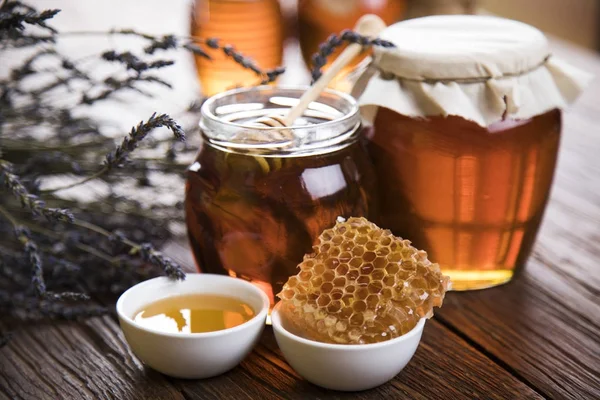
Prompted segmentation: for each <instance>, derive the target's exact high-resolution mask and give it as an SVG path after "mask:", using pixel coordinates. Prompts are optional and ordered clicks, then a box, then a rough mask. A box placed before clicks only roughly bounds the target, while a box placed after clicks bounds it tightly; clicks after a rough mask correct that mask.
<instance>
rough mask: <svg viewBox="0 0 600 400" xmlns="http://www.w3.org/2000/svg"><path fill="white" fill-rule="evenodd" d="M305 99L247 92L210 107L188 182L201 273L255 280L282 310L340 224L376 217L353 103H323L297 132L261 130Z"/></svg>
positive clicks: (296, 92)
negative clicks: (292, 282) (283, 295)
mask: <svg viewBox="0 0 600 400" xmlns="http://www.w3.org/2000/svg"><path fill="white" fill-rule="evenodd" d="M305 89H306V88H302V89H283V88H271V87H259V88H254V89H238V90H234V91H230V92H225V93H222V94H220V95H217V96H214V97H212V98H210V99H208V100H207V101H206V102H205V103H204V105H203V107H202V111H201V113H202V119H201V124H200V125H201V131H202V136H203V145H202V148H201V149H200V152H199V153H198V156H197V158H196V161H195V162H194V163H193V164H192V165H191V167H190V168H189V170H188V175H187V186H186V201H185V208H186V220H187V227H188V235H189V239H190V243H191V247H192V249H193V253H194V256H195V259H196V262H197V266H198V269H199V270H200V271H201V272H209V273H218V274H228V275H230V276H234V277H239V278H243V279H247V280H250V281H252V282H254V283H255V284H256V285H258V286H259V287H261V288H262V289H263V290H265V292H266V293H267V294H268V296H269V297H270V298H271V302H272V303H273V302H274V294H276V293H278V292H279V291H280V290H281V288H282V287H283V284H284V283H285V282H286V281H287V279H288V277H289V276H291V275H295V274H296V273H297V266H298V264H299V263H300V262H301V261H302V259H303V256H304V254H306V253H310V250H311V246H312V245H313V244H314V242H315V240H316V239H317V237H318V235H319V234H320V233H321V232H322V231H323V230H324V229H326V228H330V227H331V226H333V225H334V224H335V222H336V219H337V218H338V217H339V216H341V217H345V218H348V217H350V216H365V217H370V218H375V217H376V214H375V211H376V210H375V207H376V204H377V201H376V196H375V193H376V185H375V179H374V173H373V170H372V166H371V164H370V161H369V159H368V155H367V153H366V149H365V148H364V146H363V143H361V142H360V141H359V137H361V135H360V134H359V128H360V115H359V112H358V106H357V105H356V102H355V100H354V99H353V98H352V97H350V96H348V95H345V94H342V93H338V92H330V91H326V92H324V93H322V94H321V96H320V97H319V98H318V99H317V100H316V101H315V102H313V103H311V106H310V107H309V109H308V110H307V111H306V112H305V114H304V115H303V117H302V118H299V119H298V120H297V121H296V123H295V124H294V126H293V127H292V128H270V127H265V126H257V125H256V124H255V123H254V121H255V120H256V119H258V118H260V117H263V116H266V115H272V114H276V115H277V114H279V115H282V114H284V113H285V112H286V111H287V110H288V109H289V108H290V106H292V105H294V104H295V103H296V102H297V100H298V98H299V97H300V96H301V95H302V93H303V92H304V90H305Z"/></svg>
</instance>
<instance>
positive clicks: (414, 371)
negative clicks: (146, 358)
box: [0, 317, 539, 400]
mask: <svg viewBox="0 0 600 400" xmlns="http://www.w3.org/2000/svg"><path fill="white" fill-rule="evenodd" d="M3 328H6V327H5V326H4V327H3ZM1 351H2V357H1V358H0V393H4V394H5V395H6V396H8V398H11V399H55V398H61V399H71V398H72V399H96V398H100V399H102V398H119V399H137V398H144V399H188V400H189V399H244V398H248V399H255V398H261V399H277V398H292V399H303V398H347V397H352V398H358V399H370V398H373V397H392V398H399V397H410V398H423V399H427V398H439V397H447V398H459V397H469V398H473V397H485V398H498V399H502V398H516V397H518V398H539V396H538V395H537V394H536V393H535V392H534V391H533V390H532V389H530V388H529V387H527V386H526V385H525V384H524V383H522V382H520V381H519V380H518V379H516V378H514V377H513V376H511V375H510V374H509V373H508V372H506V371H504V370H503V369H502V368H501V367H499V366H498V365H496V364H495V363H494V362H492V361H491V360H489V359H488V358H486V357H485V356H483V355H482V354H480V353H479V352H477V351H476V350H475V349H473V348H472V347H470V346H469V345H467V344H466V343H465V342H464V341H463V340H462V339H460V338H459V337H457V336H456V335H455V334H454V333H452V332H450V331H448V330H447V328H445V327H443V326H441V325H440V324H439V323H437V322H436V321H430V322H428V324H427V326H426V329H425V333H424V337H423V341H422V344H421V346H420V348H419V350H418V351H417V354H416V355H415V358H414V359H413V361H412V362H411V364H409V366H408V367H407V368H406V369H405V371H403V372H402V373H401V374H400V375H399V376H398V377H397V378H396V379H395V380H394V381H392V382H391V383H388V384H386V385H383V386H381V387H379V388H376V389H373V390H370V391H366V392H362V393H353V394H351V395H349V394H343V393H338V392H333V391H328V390H325V389H321V388H318V387H316V386H314V385H311V384H310V383H308V382H306V381H304V380H303V379H301V378H300V377H299V376H298V375H297V374H296V373H295V372H294V371H293V370H292V369H291V367H290V366H289V365H288V364H287V363H286V362H285V361H284V360H283V358H282V356H281V353H280V351H279V349H278V348H277V345H276V342H275V339H274V337H273V333H272V330H271V328H267V329H266V331H265V334H264V336H263V339H262V341H261V344H260V345H259V346H258V347H257V348H256V350H255V351H254V352H253V353H252V354H251V355H250V356H249V357H248V358H247V359H246V360H244V361H243V362H242V364H241V365H240V366H239V367H237V368H235V369H234V370H232V371H230V372H229V373H227V374H224V375H221V376H218V377H215V378H211V379H206V380H179V379H173V378H168V377H165V376H163V375H161V374H159V373H157V372H154V371H152V370H151V369H148V368H144V367H143V366H142V364H141V363H140V362H139V361H138V360H137V359H136V358H135V357H134V356H133V355H132V354H131V352H130V350H129V349H128V348H127V346H126V343H125V342H124V339H123V336H122V334H121V332H120V331H119V328H118V325H117V324H116V323H115V322H114V321H113V320H111V319H110V318H108V317H105V318H94V319H93V320H90V321H87V322H82V323H64V324H58V325H53V326H50V325H41V326H30V327H28V328H25V329H24V330H23V331H20V333H19V334H18V335H17V336H16V337H15V338H14V339H13V341H11V343H10V344H9V345H8V346H7V347H6V348H4V349H3V350H1Z"/></svg>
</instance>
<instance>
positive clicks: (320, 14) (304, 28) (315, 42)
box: [298, 0, 406, 92]
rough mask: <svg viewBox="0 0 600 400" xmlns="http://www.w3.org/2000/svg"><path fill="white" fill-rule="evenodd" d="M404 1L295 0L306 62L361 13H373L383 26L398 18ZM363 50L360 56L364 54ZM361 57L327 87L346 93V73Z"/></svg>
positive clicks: (347, 84)
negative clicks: (320, 45) (296, 1)
mask: <svg viewBox="0 0 600 400" xmlns="http://www.w3.org/2000/svg"><path fill="white" fill-rule="evenodd" d="M405 3H406V1H405V0H299V2H298V24H299V35H300V47H301V48H302V56H303V57H304V61H305V62H306V65H307V66H308V67H309V68H311V67H312V60H311V58H312V56H313V54H315V53H316V52H317V51H318V50H319V44H321V43H323V42H324V41H325V40H327V38H328V37H329V35H331V34H332V33H335V34H337V33H340V32H341V31H343V30H344V29H352V28H353V27H354V25H355V24H356V21H358V19H359V18H360V17H361V16H362V15H364V14H376V15H378V16H379V17H381V18H382V19H383V20H384V21H385V23H386V24H387V25H390V24H393V23H394V22H396V21H398V20H400V19H401V18H402V16H403V15H404V9H405ZM342 50H343V47H342V48H340V49H338V50H337V51H336V52H334V53H333V54H332V55H331V56H330V57H329V59H328V63H327V65H326V66H325V68H324V69H326V68H327V66H328V65H329V64H331V62H332V61H333V60H335V58H336V57H337V56H338V55H339V53H340V52H341V51H342ZM367 54H368V53H367V52H365V55H364V57H366V56H367ZM364 57H362V58H358V59H357V60H356V61H355V62H354V63H352V64H350V65H348V66H347V67H346V68H344V69H343V70H342V72H340V74H339V75H338V76H337V77H336V78H335V79H334V80H333V81H332V82H331V83H330V84H329V87H331V88H334V89H337V90H340V91H345V92H348V91H350V89H351V86H352V83H351V82H350V81H349V80H348V79H347V78H348V73H349V72H350V71H352V69H353V68H354V67H355V66H356V64H358V63H359V62H360V61H361V60H362V59H363V58H364Z"/></svg>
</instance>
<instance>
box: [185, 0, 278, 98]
mask: <svg viewBox="0 0 600 400" xmlns="http://www.w3.org/2000/svg"><path fill="white" fill-rule="evenodd" d="M191 35H192V36H194V37H198V38H202V39H208V38H218V39H219V43H220V44H221V45H233V46H234V48H235V49H236V50H237V51H239V52H241V53H242V54H244V56H246V57H248V58H250V59H252V60H253V61H254V62H255V63H256V64H257V65H258V66H259V67H260V68H261V69H263V70H267V69H272V68H275V67H278V66H279V65H280V64H281V58H282V52H283V29H282V23H281V12H280V8H279V2H278V0H196V1H195V4H194V8H193V11H192V26H191ZM209 54H210V56H211V57H212V60H207V59H206V58H203V57H199V56H194V59H195V62H196V69H197V72H198V78H200V84H201V86H202V92H203V93H204V95H206V96H212V95H214V94H216V93H220V92H223V91H225V90H228V89H233V88H236V87H242V86H251V85H256V84H257V83H259V82H260V81H261V79H260V77H258V76H257V75H256V74H255V73H254V72H252V71H250V70H248V69H244V68H242V67H241V66H240V65H239V64H237V63H235V62H234V61H233V60H231V59H230V58H229V57H226V56H225V55H224V54H223V52H222V51H221V50H210V51H209Z"/></svg>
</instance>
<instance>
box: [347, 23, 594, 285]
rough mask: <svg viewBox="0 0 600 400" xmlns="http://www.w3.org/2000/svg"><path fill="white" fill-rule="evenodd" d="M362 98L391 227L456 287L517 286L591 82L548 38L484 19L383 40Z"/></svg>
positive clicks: (385, 219) (397, 31)
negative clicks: (575, 107) (565, 127)
mask: <svg viewBox="0 0 600 400" xmlns="http://www.w3.org/2000/svg"><path fill="white" fill-rule="evenodd" d="M381 37H382V38H383V39H386V40H389V41H391V42H393V43H394V44H395V45H396V48H392V49H377V50H376V52H375V55H374V59H373V62H372V64H371V66H370V67H369V69H368V70H367V72H366V73H365V74H364V75H363V76H362V77H361V78H360V79H359V81H358V83H357V85H356V87H355V89H354V95H355V96H360V98H359V104H360V105H361V110H362V114H363V116H364V118H365V119H366V120H367V121H369V123H370V124H371V125H372V129H371V130H370V132H369V134H368V136H369V140H370V144H369V150H370V153H371V156H372V159H373V163H374V166H375V169H376V172H377V175H378V180H379V185H380V196H381V220H380V221H381V222H380V224H381V225H382V226H384V227H387V228H390V229H391V230H392V231H393V232H394V234H396V235H400V236H402V237H405V238H407V239H410V240H411V241H413V242H414V243H415V246H417V247H419V248H423V249H425V250H427V252H428V253H429V255H430V258H431V260H433V261H435V262H438V263H440V265H441V266H442V270H443V271H444V273H445V274H448V275H450V277H451V279H452V282H453V288H454V289H458V290H465V289H479V288H485V287H490V286H495V285H498V284H501V283H504V282H507V281H509V280H510V279H511V278H512V277H513V275H514V274H515V273H516V272H518V271H519V269H520V268H522V266H523V265H524V263H525V261H526V259H527V257H528V255H529V253H530V251H531V248H532V245H533V242H534V240H535V237H536V234H537V231H538V228H539V226H540V222H541V220H542V216H543V213H544V208H545V206H546V203H547V201H548V197H549V193H550V187H551V184H552V179H553V175H554V170H555V166H556V160H557V153H558V148H559V139H560V133H561V109H562V108H563V107H565V106H566V105H567V104H568V103H570V102H571V101H573V100H574V99H575V98H576V97H577V95H578V94H579V93H580V91H581V89H582V88H583V86H584V85H585V83H586V81H587V79H588V75H587V74H585V73H583V72H581V71H577V70H575V69H573V68H572V67H569V66H566V65H564V64H563V63H561V62H559V61H558V60H556V59H555V58H554V57H552V56H551V53H550V50H549V46H548V42H547V40H546V38H545V37H544V35H543V34H542V33H541V32H540V31H538V30H537V29H535V28H533V27H531V26H529V25H526V24H522V23H519V22H516V21H510V20H506V19H501V18H495V17H484V16H436V17H425V18H419V19H413V20H408V21H404V22H401V23H398V24H395V25H392V26H391V27H389V28H387V29H386V30H385V31H384V32H383V34H382V35H381Z"/></svg>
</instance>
